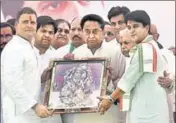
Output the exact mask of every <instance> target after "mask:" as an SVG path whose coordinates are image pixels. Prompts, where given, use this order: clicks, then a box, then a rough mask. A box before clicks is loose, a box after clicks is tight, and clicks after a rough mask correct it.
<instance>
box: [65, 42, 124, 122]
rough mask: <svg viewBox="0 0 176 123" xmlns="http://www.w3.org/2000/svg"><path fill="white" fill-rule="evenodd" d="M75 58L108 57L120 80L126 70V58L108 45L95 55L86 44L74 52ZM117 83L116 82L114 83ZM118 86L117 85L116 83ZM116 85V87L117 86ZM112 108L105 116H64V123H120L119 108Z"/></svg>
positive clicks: (103, 46) (116, 76)
mask: <svg viewBox="0 0 176 123" xmlns="http://www.w3.org/2000/svg"><path fill="white" fill-rule="evenodd" d="M73 54H74V55H75V58H87V57H106V58H111V63H110V64H111V67H112V68H114V72H113V73H114V74H113V77H114V78H120V77H121V76H122V74H123V72H124V70H125V57H124V56H123V55H122V54H121V52H119V51H118V50H117V49H116V47H113V46H112V45H108V44H107V43H104V42H103V44H102V46H101V47H100V48H99V49H97V50H96V52H95V54H92V52H91V50H90V49H88V47H87V44H84V45H82V46H80V47H78V48H77V49H75V50H74V51H73ZM114 83H115V82H114ZM115 84H116V83H115ZM115 84H114V85H115ZM115 107H116V106H112V107H111V108H110V109H109V110H108V111H107V112H106V113H105V115H102V116H101V115H100V114H98V113H81V114H77V113H75V114H66V115H63V118H64V123H90V122H94V123H119V121H118V117H117V108H115Z"/></svg>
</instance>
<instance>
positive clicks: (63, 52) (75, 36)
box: [55, 17, 85, 58]
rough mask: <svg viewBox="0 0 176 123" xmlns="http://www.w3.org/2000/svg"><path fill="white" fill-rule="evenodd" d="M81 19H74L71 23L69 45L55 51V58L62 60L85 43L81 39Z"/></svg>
mask: <svg viewBox="0 0 176 123" xmlns="http://www.w3.org/2000/svg"><path fill="white" fill-rule="evenodd" d="M80 22H81V18H78V17H77V18H75V19H73V21H72V22H71V30H70V39H71V40H72V41H71V43H69V44H67V45H66V46H63V47H61V48H59V49H58V50H56V53H55V54H56V55H57V56H56V57H60V58H63V57H64V56H66V57H67V56H69V54H70V53H72V52H73V51H74V49H75V48H78V47H79V46H81V45H83V44H84V43H85V41H84V39H83V33H82V28H81V25H80Z"/></svg>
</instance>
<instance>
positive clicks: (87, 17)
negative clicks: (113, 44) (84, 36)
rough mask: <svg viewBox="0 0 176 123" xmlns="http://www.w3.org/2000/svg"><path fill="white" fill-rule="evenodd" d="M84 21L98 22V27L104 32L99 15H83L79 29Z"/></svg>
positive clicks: (102, 22)
mask: <svg viewBox="0 0 176 123" xmlns="http://www.w3.org/2000/svg"><path fill="white" fill-rule="evenodd" d="M86 21H95V22H98V24H99V25H100V28H101V29H103V30H104V25H105V23H104V20H103V18H102V17H100V16H99V15H96V14H88V15H85V16H84V17H83V18H82V19H81V24H80V25H81V28H82V29H83V27H84V24H85V23H86Z"/></svg>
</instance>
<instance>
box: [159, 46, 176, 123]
mask: <svg viewBox="0 0 176 123" xmlns="http://www.w3.org/2000/svg"><path fill="white" fill-rule="evenodd" d="M160 51H161V53H162V55H163V56H164V58H165V59H166V61H167V64H168V68H167V69H166V71H167V72H168V73H170V74H171V76H170V77H172V76H175V56H174V55H173V53H172V52H171V51H170V50H168V49H161V50H160ZM167 92H168V106H169V117H170V123H174V119H173V112H174V111H175V86H172V87H171V88H167Z"/></svg>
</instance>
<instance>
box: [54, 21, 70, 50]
mask: <svg viewBox="0 0 176 123" xmlns="http://www.w3.org/2000/svg"><path fill="white" fill-rule="evenodd" d="M56 24H57V28H58V30H57V32H56V34H55V36H54V39H53V40H52V42H51V48H52V49H53V50H57V49H59V48H60V47H62V46H65V45H67V44H68V43H69V32H70V23H69V22H68V21H66V20H64V19H57V20H56Z"/></svg>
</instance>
